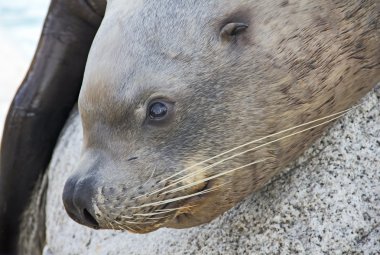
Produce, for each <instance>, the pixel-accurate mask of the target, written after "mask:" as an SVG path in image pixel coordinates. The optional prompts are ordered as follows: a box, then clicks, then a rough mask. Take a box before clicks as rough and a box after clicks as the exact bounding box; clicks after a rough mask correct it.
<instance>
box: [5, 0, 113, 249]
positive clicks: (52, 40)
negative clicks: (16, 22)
mask: <svg viewBox="0 0 380 255" xmlns="http://www.w3.org/2000/svg"><path fill="white" fill-rule="evenodd" d="M105 4H106V1H105V0H96V1H85V0H52V1H51V4H50V8H49V11H48V14H47V17H46V20H45V24H44V28H43V31H42V35H41V38H40V41H39V44H38V48H37V50H36V53H35V55H34V59H33V61H32V64H31V66H30V68H29V71H28V73H27V75H26V77H25V79H24V81H23V83H22V84H21V86H20V88H19V89H18V91H17V94H16V96H15V98H14V100H13V102H12V105H11V107H10V109H9V112H8V116H7V120H6V124H5V128H4V133H3V136H2V144H1V160H0V161H1V163H0V253H1V254H13V253H16V251H15V249H16V243H17V237H18V234H19V231H18V229H19V224H20V220H21V214H22V212H23V210H24V209H25V208H26V205H27V203H28V201H29V199H30V197H31V194H32V190H33V188H34V186H35V185H36V182H37V180H38V178H39V176H41V175H42V174H43V172H44V171H45V169H46V167H47V165H48V163H49V161H50V157H51V154H52V152H53V149H54V146H55V143H56V140H57V138H58V135H59V133H60V131H61V129H62V127H63V125H64V123H65V121H66V119H67V117H68V115H69V113H70V111H71V109H72V107H73V105H74V104H75V103H76V101H77V98H78V94H79V90H80V87H81V84H82V78H83V71H84V67H85V63H86V59H87V55H88V51H89V49H90V46H91V43H92V40H93V38H94V36H95V33H96V31H97V28H98V27H99V25H100V22H101V20H102V17H103V14H104V10H105ZM42 232H43V231H42Z"/></svg>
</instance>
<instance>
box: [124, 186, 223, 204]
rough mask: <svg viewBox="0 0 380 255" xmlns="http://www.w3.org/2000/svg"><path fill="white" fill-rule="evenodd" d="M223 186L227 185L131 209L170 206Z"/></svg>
mask: <svg viewBox="0 0 380 255" xmlns="http://www.w3.org/2000/svg"><path fill="white" fill-rule="evenodd" d="M223 185H225V184H222V185H219V186H216V187H214V188H211V189H206V190H202V191H199V192H196V193H194V194H190V195H186V196H182V197H176V198H171V199H167V200H163V201H158V202H153V203H148V204H144V205H140V206H135V207H131V208H134V209H139V208H144V207H148V206H157V205H163V204H168V203H171V202H175V201H180V200H183V199H187V198H191V197H195V196H199V195H203V194H206V193H210V192H212V191H215V190H217V189H219V188H220V187H221V186H223Z"/></svg>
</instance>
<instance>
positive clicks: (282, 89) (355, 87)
mask: <svg viewBox="0 0 380 255" xmlns="http://www.w3.org/2000/svg"><path fill="white" fill-rule="evenodd" d="M375 5H376V1H374V0H373V1H366V2H357V1H349V2H347V1H336V2H334V3H331V2H327V1H323V2H318V3H317V2H315V1H311V0H303V1H298V2H297V3H293V2H292V3H290V2H288V1H279V2H277V1H271V2H268V1H264V0H262V1H257V0H255V1H227V0H223V1H216V0H215V1H197V2H192V3H191V4H189V3H183V2H180V1H177V2H173V1H165V0H162V1H144V2H142V1H137V2H135V3H133V4H129V3H125V2H123V1H118V0H113V1H109V2H108V6H107V10H106V14H105V17H104V19H103V21H102V24H101V26H100V28H99V30H98V33H97V35H96V37H95V40H94V42H93V45H92V48H91V51H90V54H89V57H88V61H87V65H86V70H85V75H84V80H83V86H82V89H81V93H80V97H79V111H80V115H81V118H82V123H83V130H84V142H83V153H82V157H81V161H80V163H79V165H78V169H77V170H76V172H75V173H74V174H73V175H72V176H71V177H70V178H69V179H68V180H67V182H66V184H65V188H64V192H63V201H64V205H65V208H66V210H67V212H68V214H69V215H70V217H72V218H73V219H74V220H75V221H77V222H79V223H81V224H84V225H86V226H89V227H93V228H96V229H98V228H111V229H120V230H128V231H131V232H135V233H147V232H150V231H154V230H156V229H158V228H161V227H171V228H186V227H193V226H197V225H200V224H203V223H207V222H210V221H211V220H213V219H214V218H215V217H217V216H218V215H220V214H222V213H223V212H225V211H226V210H228V209H230V208H231V207H233V206H234V205H236V204H237V203H238V202H239V201H241V200H242V199H243V198H244V197H246V196H247V195H249V194H250V193H252V192H254V191H256V190H258V189H260V188H261V187H263V186H264V185H265V184H266V183H268V182H269V181H270V179H271V178H272V177H273V176H275V175H276V174H277V173H278V172H279V171H280V170H281V169H282V168H283V167H284V166H286V165H287V164H288V163H289V162H290V161H292V160H294V159H295V158H297V156H298V155H300V154H301V153H302V152H303V151H304V150H305V149H306V148H307V147H308V146H310V145H311V144H312V142H313V141H315V140H316V139H317V138H318V137H319V136H320V134H321V133H322V131H323V130H325V129H326V127H328V124H329V123H331V122H332V121H333V120H335V119H337V118H338V117H340V116H341V115H342V114H344V113H345V111H346V110H347V109H349V108H350V107H351V106H352V105H354V104H355V103H356V102H357V100H358V99H359V98H361V97H362V96H363V95H364V94H365V93H366V92H368V91H369V90H370V89H371V88H372V87H373V86H374V85H375V82H376V81H378V80H379V78H380V72H379V55H380V51H379V47H378V41H377V39H378V37H379V32H378V30H377V29H376V26H375V23H376V18H377V11H376V6H375Z"/></svg>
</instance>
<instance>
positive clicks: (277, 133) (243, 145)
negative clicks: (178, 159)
mask: <svg viewBox="0 0 380 255" xmlns="http://www.w3.org/2000/svg"><path fill="white" fill-rule="evenodd" d="M352 108H354V107H352ZM352 108H350V109H346V110H343V111H340V112H337V113H334V114H330V115H328V116H325V117H322V118H318V119H315V120H312V121H309V122H306V123H303V124H300V125H297V126H294V127H291V128H288V129H285V130H282V131H279V132H276V133H273V134H270V135H267V136H264V137H261V138H259V139H256V140H253V141H250V142H247V143H245V144H242V145H239V146H236V147H234V148H232V149H230V150H227V151H224V152H222V153H220V154H218V155H215V156H213V157H211V158H208V159H206V160H203V161H201V162H198V163H196V164H194V165H192V166H189V167H187V168H185V169H183V170H181V171H179V172H177V173H175V174H173V175H171V176H169V177H167V178H165V179H163V180H161V181H160V182H159V183H162V182H164V181H167V180H169V179H172V178H173V177H175V176H177V175H179V174H181V173H183V172H185V171H187V170H189V169H191V168H193V167H196V166H199V165H201V164H204V163H206V162H208V161H210V160H213V159H215V158H218V157H220V156H223V155H225V154H227V153H230V152H232V151H235V150H238V149H240V148H242V147H245V146H247V145H250V144H252V143H256V142H259V141H262V140H264V139H266V138H270V137H272V136H276V135H279V134H282V133H285V132H288V131H291V130H294V129H297V128H300V127H303V126H307V125H309V124H312V123H315V122H318V121H321V120H324V119H328V118H331V117H333V116H336V115H340V114H344V113H346V112H348V111H350V110H351V109H352Z"/></svg>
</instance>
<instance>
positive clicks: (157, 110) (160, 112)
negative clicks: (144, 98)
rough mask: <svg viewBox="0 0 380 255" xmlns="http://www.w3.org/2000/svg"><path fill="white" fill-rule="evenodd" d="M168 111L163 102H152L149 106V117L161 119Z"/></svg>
mask: <svg viewBox="0 0 380 255" xmlns="http://www.w3.org/2000/svg"><path fill="white" fill-rule="evenodd" d="M167 113H168V106H167V105H166V104H165V103H164V102H154V103H152V104H150V106H149V118H150V119H162V118H163V117H165V115H166V114H167Z"/></svg>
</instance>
